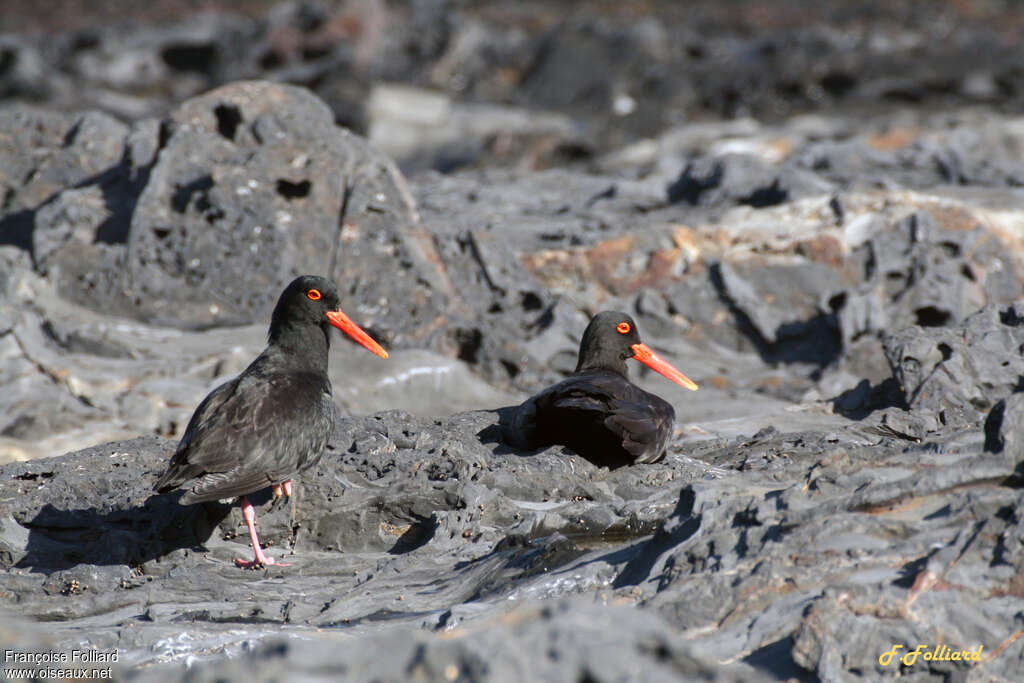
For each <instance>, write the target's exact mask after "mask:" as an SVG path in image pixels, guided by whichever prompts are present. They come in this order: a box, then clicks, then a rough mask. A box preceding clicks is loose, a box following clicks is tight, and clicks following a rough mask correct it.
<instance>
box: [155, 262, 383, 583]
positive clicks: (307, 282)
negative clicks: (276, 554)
mask: <svg viewBox="0 0 1024 683" xmlns="http://www.w3.org/2000/svg"><path fill="white" fill-rule="evenodd" d="M331 325H333V326H335V327H338V328H339V329H341V330H343V331H344V332H346V333H347V334H349V335H350V336H352V337H353V338H354V339H356V341H358V342H359V343H361V344H363V346H365V347H366V348H368V349H369V350H370V351H372V352H374V353H376V354H377V355H380V356H382V357H384V358H386V357H387V353H385V352H384V350H383V349H381V348H380V346H379V345H377V343H376V342H375V341H373V340H372V339H371V338H370V337H369V335H367V334H366V333H365V332H363V331H362V330H361V329H359V327H358V326H356V325H355V323H353V322H352V321H351V320H349V319H348V317H347V316H345V314H344V313H342V312H341V311H340V310H339V299H338V290H337V287H336V286H335V285H334V283H332V282H331V281H329V280H326V279H324V278H322V277H316V276H312V275H305V276H302V277H299V278H296V279H295V280H293V281H292V282H291V284H289V285H288V287H287V288H286V289H285V290H284V292H283V293H282V294H281V297H280V299H279V300H278V302H277V306H276V307H275V308H274V313H273V315H272V317H271V322H270V332H269V335H268V336H269V343H268V344H267V348H266V349H264V351H263V353H261V354H260V355H259V356H258V357H257V358H256V359H255V360H254V361H253V362H252V363H251V364H250V365H249V367H247V368H246V369H245V370H244V371H243V372H242V373H241V374H240V375H239V376H238V377H236V378H235V379H233V380H231V381H229V382H226V383H224V384H222V385H220V386H219V387H217V388H216V389H214V390H213V391H212V392H210V394H209V395H208V396H207V397H206V398H205V399H203V401H202V402H201V403H200V404H199V407H198V408H196V410H195V413H193V415H192V419H191V420H189V423H188V427H187V428H186V429H185V434H184V436H182V438H181V441H180V443H179V444H178V447H177V449H176V450H175V452H174V455H173V456H172V457H171V461H170V463H169V465H168V468H167V471H166V472H164V474H163V475H162V476H161V477H160V478H159V480H158V481H157V482H156V485H155V486H154V488H155V489H156V490H157V491H158V492H160V493H167V492H169V491H172V490H174V489H177V488H183V489H184V490H185V493H184V495H182V497H181V499H180V502H181V503H182V504H185V505H187V504H192V503H202V502H205V501H211V500H218V499H222V498H233V497H236V496H240V497H241V503H242V512H243V516H244V517H245V518H246V523H247V525H248V526H249V532H250V537H251V540H252V544H253V551H254V553H255V559H254V560H253V561H252V562H248V561H245V560H236V563H237V564H239V566H246V567H249V566H259V565H264V564H280V563H277V562H275V561H274V560H273V558H269V557H267V556H266V555H264V554H263V552H262V549H261V548H260V545H259V539H258V537H257V535H256V530H255V526H254V522H253V520H254V517H255V512H254V511H253V509H252V505H251V504H250V503H249V501H248V500H247V499H246V498H245V496H246V495H247V494H249V493H253V492H255V491H259V490H260V489H264V488H266V487H268V486H272V487H274V489H275V491H274V492H275V495H280V493H281V490H282V488H283V491H284V492H285V493H287V494H289V495H290V493H291V481H290V480H291V477H292V476H294V475H295V474H296V473H297V472H299V471H301V470H302V469H304V468H305V467H308V466H309V465H311V464H312V463H313V462H314V461H315V459H316V458H318V457H319V456H320V454H321V453H322V452H323V449H324V447H325V446H326V445H327V440H328V438H329V437H330V434H331V430H332V429H333V425H334V410H335V409H334V401H333V399H332V397H331V383H330V380H329V379H328V377H327V352H328V349H329V347H330V326H331Z"/></svg>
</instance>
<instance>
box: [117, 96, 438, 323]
mask: <svg viewBox="0 0 1024 683" xmlns="http://www.w3.org/2000/svg"><path fill="white" fill-rule="evenodd" d="M174 121H175V124H176V125H175V126H174V132H173V133H172V134H171V136H170V137H169V139H168V140H167V143H166V145H165V146H164V148H163V149H162V150H161V152H160V155H159V159H158V161H157V163H156V165H155V166H154V168H153V170H152V173H151V176H150V182H149V183H148V184H147V185H146V188H145V190H144V191H143V192H142V194H141V195H140V197H139V201H138V206H137V207H136V211H135V214H134V217H133V219H132V225H131V231H130V236H129V241H128V252H127V277H126V285H127V287H128V288H129V289H130V290H131V301H130V303H131V305H132V306H133V308H134V309H135V310H136V311H137V314H138V315H140V316H142V317H144V318H148V319H156V320H163V321H174V322H175V323H177V324H179V325H185V326H204V325H209V324H215V323H216V324H224V323H225V322H234V323H239V322H252V321H254V320H256V319H265V314H266V312H267V310H269V307H270V306H271V305H272V304H273V301H272V300H271V299H270V298H269V297H271V296H273V295H272V294H271V292H275V291H278V290H279V289H280V288H281V287H282V286H283V284H284V283H285V281H287V280H288V279H289V278H291V277H293V276H295V275H296V274H301V273H306V272H314V273H324V274H325V275H327V276H328V277H337V274H338V273H345V279H346V281H347V282H349V283H351V284H350V285H349V286H347V287H344V288H343V290H344V292H345V295H346V297H351V299H352V300H358V301H362V302H366V303H365V304H364V306H365V307H366V308H365V310H363V311H360V310H359V309H355V310H351V311H350V313H352V314H353V315H358V316H360V317H361V322H364V323H366V324H367V325H370V326H371V327H372V326H373V324H374V323H373V314H372V311H373V310H376V309H377V308H379V307H380V306H387V307H388V308H390V309H392V310H394V309H395V308H396V307H398V308H404V309H405V310H406V311H410V310H412V309H426V310H429V309H430V307H431V306H432V305H434V306H436V305H437V303H438V300H437V299H436V297H437V296H438V293H433V292H430V291H429V289H428V290H422V291H421V293H420V294H419V296H417V297H416V298H415V299H413V300H408V299H406V300H403V301H395V302H390V301H389V292H390V291H393V290H394V287H395V285H396V284H398V283H400V282H402V281H403V279H408V280H409V284H410V287H409V291H412V289H413V287H412V284H413V282H415V281H416V280H417V279H419V280H422V279H425V278H426V277H428V275H422V274H420V273H418V272H417V271H418V270H422V269H424V267H426V268H430V267H431V266H430V265H429V264H426V266H425V265H424V263H425V261H424V259H422V258H419V259H417V256H420V255H419V253H418V252H417V250H416V247H410V244H409V243H410V242H414V241H415V239H416V238H415V233H414V231H412V230H410V229H411V228H413V226H414V224H415V220H416V219H415V207H414V206H413V205H412V203H411V198H410V197H409V196H408V193H407V190H406V189H405V186H404V180H403V179H402V178H401V177H400V175H399V174H398V171H397V169H395V168H394V166H393V164H392V163H391V162H390V161H389V160H388V159H386V158H385V157H382V156H380V155H379V154H377V153H376V152H374V151H373V150H372V149H370V148H369V147H367V146H366V144H365V142H363V141H362V140H360V139H358V138H357V137H355V136H353V135H351V134H350V133H348V132H347V131H344V130H342V129H338V128H336V127H335V126H334V123H333V121H332V118H331V114H330V112H329V111H328V110H327V109H326V107H324V106H323V104H322V103H321V102H319V101H318V100H317V99H316V98H315V97H313V96H312V95H310V94H309V93H308V92H306V91H304V90H300V89H298V88H290V87H287V86H278V85H271V84H268V83H238V84H234V85H231V86H226V87H225V88H223V89H220V90H215V91H213V92H211V93H208V94H207V95H204V96H203V97H200V98H196V99H193V100H190V101H189V102H187V103H186V104H184V105H183V106H182V107H181V108H180V109H178V110H177V112H176V113H175V114H174ZM296 233H301V235H302V238H301V239H297V238H296V237H295V234H296ZM410 233H412V234H410ZM381 259H386V261H387V262H388V263H395V262H398V263H406V264H407V265H406V267H405V268H399V269H397V270H396V269H393V268H386V269H385V267H384V266H383V262H382V261H381ZM385 270H387V272H388V277H387V280H388V286H387V287H384V286H383V285H384V283H383V282H382V281H381V276H382V275H383V271H385ZM243 274H244V275H243ZM211 293H213V296H212V298H211ZM348 307H349V308H350V309H352V308H353V307H352V306H351V305H350V306H348ZM426 310H425V311H423V312H421V313H419V314H418V317H420V318H422V316H424V315H426ZM403 327H404V329H414V327H415V326H414V325H406V326H403ZM385 336H386V337H387V338H388V339H389V340H390V339H394V338H395V337H396V336H397V335H396V334H394V333H388V332H387V331H386V330H385Z"/></svg>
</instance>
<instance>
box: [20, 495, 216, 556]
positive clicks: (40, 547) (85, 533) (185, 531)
mask: <svg viewBox="0 0 1024 683" xmlns="http://www.w3.org/2000/svg"><path fill="white" fill-rule="evenodd" d="M180 497H181V494H180V493H178V494H173V495H153V496H151V497H150V498H148V499H147V500H146V501H145V502H144V503H143V504H142V505H136V506H133V507H129V508H125V509H118V510H109V511H104V510H100V509H97V508H95V507H92V508H81V509H73V510H61V509H59V508H56V507H54V506H53V505H52V504H49V503H47V504H46V505H44V506H43V507H42V508H40V510H39V511H38V512H37V513H36V514H35V516H34V517H33V518H32V519H31V520H30V521H28V522H22V523H21V524H22V526H24V527H25V528H26V529H27V530H28V542H27V544H26V546H25V555H24V557H22V558H21V559H20V560H19V561H18V562H17V563H16V564H15V565H14V566H15V567H17V568H20V569H28V570H30V571H33V572H41V573H44V574H50V573H52V572H55V571H60V570H64V569H70V568H71V567H74V566H76V565H80V564H91V565H97V566H110V565H129V566H138V565H141V564H143V563H145V562H147V561H149V560H154V559H156V558H159V557H162V556H164V555H167V554H168V553H170V552H173V551H175V550H179V549H183V548H191V549H195V550H204V544H205V543H206V541H208V540H209V538H210V536H211V535H212V534H213V532H214V530H215V529H216V528H217V526H218V525H219V524H220V523H221V521H223V520H224V518H225V517H227V515H228V513H229V511H230V510H231V506H230V505H223V504H220V503H216V502H214V503H203V504H199V505H179V504H178V498H180Z"/></svg>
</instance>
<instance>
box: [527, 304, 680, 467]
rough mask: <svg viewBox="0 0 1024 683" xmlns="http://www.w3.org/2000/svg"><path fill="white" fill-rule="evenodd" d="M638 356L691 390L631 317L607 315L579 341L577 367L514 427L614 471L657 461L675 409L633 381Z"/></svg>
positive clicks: (536, 399) (535, 400)
mask: <svg viewBox="0 0 1024 683" xmlns="http://www.w3.org/2000/svg"><path fill="white" fill-rule="evenodd" d="M630 358H633V359H635V360H638V361H640V362H642V363H644V364H645V365H647V366H649V367H651V368H652V369H653V370H655V371H656V372H658V373H660V374H662V375H664V376H665V377H667V378H668V379H670V380H672V381H673V382H676V383H677V384H680V385H682V386H684V387H686V388H688V389H693V390H696V389H697V385H696V384H694V383H693V382H692V381H691V380H690V379H689V378H687V377H686V376H685V375H683V373H681V372H679V371H678V370H676V369H675V368H674V367H672V366H671V365H670V364H669V363H668V362H666V361H665V360H663V359H662V358H660V357H658V356H657V354H655V353H654V352H653V351H651V349H650V348H649V347H648V346H647V345H646V344H644V343H643V342H641V341H640V334H639V332H638V331H637V329H636V323H635V322H634V321H633V319H632V318H631V317H630V316H629V315H627V314H626V313H622V312H619V311H605V312H603V313H598V314H597V315H596V316H594V317H593V319H592V320H591V321H590V324H589V325H588V326H587V329H586V330H585V331H584V333H583V339H582V341H581V342H580V352H579V361H578V362H577V365H576V370H575V372H573V374H572V375H570V376H569V377H568V378H566V379H565V380H563V381H561V382H559V383H557V384H555V385H553V386H550V387H548V388H547V389H545V390H544V391H541V392H540V393H538V394H536V395H535V396H532V397H531V398H529V399H528V400H526V401H525V402H524V403H523V404H522V405H521V406H520V407H519V409H518V411H517V412H516V415H515V418H514V423H513V428H514V429H515V430H516V432H517V435H516V436H517V437H518V438H519V440H521V441H525V442H526V443H527V444H529V445H530V446H533V447H540V446H546V445H551V444H562V445H565V446H568V447H569V448H571V449H572V450H574V451H576V452H577V453H578V454H579V455H581V456H583V457H584V458H586V459H587V460H589V461H591V462H593V463H594V464H595V465H599V466H606V467H609V468H615V467H621V466H623V465H631V464H635V463H652V462H657V461H658V460H660V459H661V458H663V457H664V455H665V450H666V448H667V447H668V443H669V441H670V440H671V438H672V432H673V427H674V425H675V410H674V409H673V408H672V405H671V404H669V403H668V402H667V401H665V400H664V399H662V398H660V397H658V396H655V395H654V394H652V393H650V392H647V391H644V390H643V389H641V388H640V387H638V386H636V385H635V384H633V383H632V382H630V381H629V376H628V369H627V367H626V360H627V359H630Z"/></svg>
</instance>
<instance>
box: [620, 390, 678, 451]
mask: <svg viewBox="0 0 1024 683" xmlns="http://www.w3.org/2000/svg"><path fill="white" fill-rule="evenodd" d="M674 422H675V420H674V416H668V415H665V414H663V413H659V412H658V411H652V410H651V408H650V406H648V405H642V404H637V403H633V402H630V401H622V400H616V401H614V402H613V404H612V410H611V414H610V415H608V417H606V418H605V420H604V424H605V426H606V427H607V428H608V430H609V431H611V432H612V433H613V434H615V435H616V436H618V437H619V438H620V439H622V447H623V448H624V449H626V451H627V452H629V453H630V454H631V455H632V456H633V457H635V458H636V462H638V463H651V462H657V461H658V460H660V459H661V458H662V457H663V456H664V454H665V446H666V445H667V442H668V439H669V438H670V437H671V435H672V425H673V424H674Z"/></svg>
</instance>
